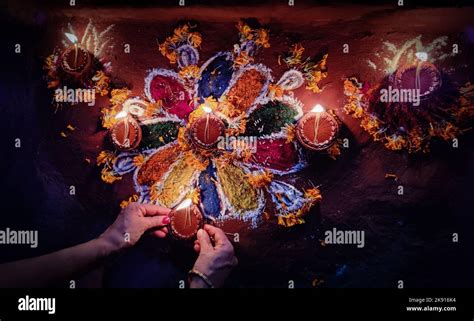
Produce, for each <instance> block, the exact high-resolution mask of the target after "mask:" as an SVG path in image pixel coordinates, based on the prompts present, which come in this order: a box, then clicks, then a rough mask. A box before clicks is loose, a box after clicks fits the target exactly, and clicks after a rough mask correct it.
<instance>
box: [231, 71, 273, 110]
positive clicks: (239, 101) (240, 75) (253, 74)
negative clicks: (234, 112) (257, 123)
mask: <svg viewBox="0 0 474 321" xmlns="http://www.w3.org/2000/svg"><path fill="white" fill-rule="evenodd" d="M271 81H272V76H271V71H270V69H268V68H267V67H265V66H263V65H247V66H245V67H244V68H242V69H240V70H239V71H238V72H237V73H235V74H234V76H233V77H232V81H231V82H230V85H229V89H228V91H226V92H225V95H226V96H227V100H228V101H229V102H230V103H231V104H232V105H234V107H235V108H236V109H238V110H240V111H242V112H244V113H247V114H250V113H251V112H252V111H253V110H254V109H255V108H256V107H257V106H258V104H259V103H261V102H262V101H263V99H264V97H265V96H266V94H267V92H268V86H269V84H270V82H271Z"/></svg>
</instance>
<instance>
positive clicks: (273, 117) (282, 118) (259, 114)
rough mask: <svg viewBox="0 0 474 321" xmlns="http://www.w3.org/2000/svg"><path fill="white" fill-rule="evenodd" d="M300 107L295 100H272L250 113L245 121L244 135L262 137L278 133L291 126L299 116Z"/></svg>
mask: <svg viewBox="0 0 474 321" xmlns="http://www.w3.org/2000/svg"><path fill="white" fill-rule="evenodd" d="M300 110H301V109H300V107H299V105H298V104H297V101H296V100H295V99H292V100H291V102H290V101H289V100H288V101H287V100H272V101H269V102H267V103H265V104H264V105H262V106H260V107H259V108H257V109H256V110H255V111H254V112H252V113H251V114H250V115H249V117H248V121H247V128H246V132H245V135H247V136H264V135H270V134H273V133H278V132H280V131H282V130H283V128H284V127H285V126H287V125H290V124H293V123H294V122H295V120H296V119H297V118H298V117H299V116H300Z"/></svg>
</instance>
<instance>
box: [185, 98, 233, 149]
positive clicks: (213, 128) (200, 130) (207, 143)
mask: <svg viewBox="0 0 474 321" xmlns="http://www.w3.org/2000/svg"><path fill="white" fill-rule="evenodd" d="M202 108H203V110H204V111H205V115H204V116H202V117H199V118H198V119H196V120H195V121H194V122H193V123H192V124H191V127H190V137H191V140H192V141H193V143H194V145H196V146H197V147H198V148H202V149H212V148H214V147H215V146H216V144H217V143H218V141H219V137H221V136H222V134H223V133H224V129H225V125H224V122H223V121H222V120H221V119H220V118H219V117H217V116H216V115H215V114H213V113H212V109H211V108H209V107H207V106H203V107H202Z"/></svg>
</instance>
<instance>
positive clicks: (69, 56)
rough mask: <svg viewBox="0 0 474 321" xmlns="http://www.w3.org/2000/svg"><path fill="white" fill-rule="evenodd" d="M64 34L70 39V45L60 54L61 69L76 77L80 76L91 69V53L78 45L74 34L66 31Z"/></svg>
mask: <svg viewBox="0 0 474 321" xmlns="http://www.w3.org/2000/svg"><path fill="white" fill-rule="evenodd" d="M65 35H66V37H67V38H68V39H69V41H71V43H72V46H70V47H69V48H67V49H66V50H65V51H64V52H63V54H62V55H61V59H60V64H61V69H62V70H63V71H64V72H66V73H68V74H70V75H72V76H74V77H76V78H80V77H81V76H82V75H84V73H86V72H88V71H89V70H90V69H91V67H92V55H91V53H90V52H89V51H87V50H86V49H84V48H82V47H81V46H80V45H79V43H78V39H77V37H76V36H75V35H74V34H72V33H67V32H66V33H65Z"/></svg>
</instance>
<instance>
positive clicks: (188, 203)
mask: <svg viewBox="0 0 474 321" xmlns="http://www.w3.org/2000/svg"><path fill="white" fill-rule="evenodd" d="M191 205H193V201H192V200H191V199H190V198H186V199H185V200H184V201H182V202H181V203H179V205H178V206H177V207H176V208H175V211H179V210H182V209H184V208H188V207H191Z"/></svg>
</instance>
